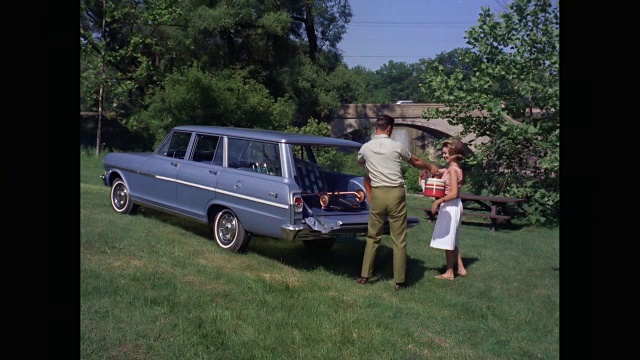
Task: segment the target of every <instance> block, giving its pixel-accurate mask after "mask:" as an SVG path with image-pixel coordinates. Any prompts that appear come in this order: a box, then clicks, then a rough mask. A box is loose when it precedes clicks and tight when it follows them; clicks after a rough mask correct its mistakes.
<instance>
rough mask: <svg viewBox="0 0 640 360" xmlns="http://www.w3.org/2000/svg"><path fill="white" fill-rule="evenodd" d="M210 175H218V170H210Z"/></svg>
mask: <svg viewBox="0 0 640 360" xmlns="http://www.w3.org/2000/svg"><path fill="white" fill-rule="evenodd" d="M209 173H210V174H213V175H218V170H209Z"/></svg>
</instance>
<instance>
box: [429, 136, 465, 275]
mask: <svg viewBox="0 0 640 360" xmlns="http://www.w3.org/2000/svg"><path fill="white" fill-rule="evenodd" d="M464 153H465V146H464V143H463V142H462V141H460V140H455V139H454V140H446V141H445V142H444V143H443V144H442V155H443V157H444V159H445V161H446V162H447V163H448V164H449V167H448V168H445V169H438V171H437V172H436V174H435V175H439V174H441V175H442V178H443V179H445V183H444V184H445V185H444V186H445V188H444V196H443V197H441V198H439V199H436V200H435V201H434V202H433V204H432V205H431V212H432V213H433V214H436V213H439V214H438V219H437V220H436V224H435V227H434V229H433V236H432V238H431V247H432V248H436V249H444V251H445V257H446V260H447V270H446V271H445V272H444V273H443V274H440V275H437V276H436V278H437V279H445V280H453V279H454V278H455V274H454V271H453V267H454V265H455V263H456V261H457V263H458V273H457V275H458V276H466V275H467V270H466V269H465V268H464V264H463V262H462V257H461V256H460V249H459V244H460V225H461V223H462V201H461V200H460V198H459V197H458V193H459V192H460V186H461V185H462V178H463V174H462V169H461V168H460V166H459V164H458V162H459V161H461V160H463V159H464Z"/></svg>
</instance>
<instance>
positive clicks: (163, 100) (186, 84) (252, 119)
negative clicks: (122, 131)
mask: <svg viewBox="0 0 640 360" xmlns="http://www.w3.org/2000/svg"><path fill="white" fill-rule="evenodd" d="M293 107H294V104H293V103H292V102H291V101H290V99H289V97H288V96H284V97H282V98H279V99H275V100H274V99H273V98H272V97H271V96H270V95H269V92H268V90H267V89H266V88H265V87H264V86H263V85H262V84H260V83H258V82H257V81H255V80H253V79H251V78H250V77H249V76H248V75H247V73H246V72H244V71H242V70H233V69H229V70H224V71H220V72H217V73H215V74H210V73H206V72H203V71H202V70H200V69H198V68H197V67H191V68H186V69H181V70H180V71H176V72H175V73H174V74H171V75H169V76H167V78H166V79H165V83H164V87H163V89H161V90H158V91H157V92H156V94H155V95H154V97H153V98H152V99H151V100H150V106H149V109H147V110H145V111H141V112H139V113H138V114H136V115H135V116H132V117H131V119H130V124H129V126H130V127H131V128H132V129H133V130H135V131H137V132H144V133H149V134H153V137H154V138H153V140H154V141H155V143H156V145H157V143H158V142H159V141H160V140H162V138H163V137H164V136H165V135H166V133H167V132H168V130H169V129H171V128H172V127H174V126H178V125H218V126H235V127H245V128H254V127H255V128H262V129H273V130H281V129H283V128H284V127H285V126H287V125H288V124H289V123H290V120H291V117H292V113H293Z"/></svg>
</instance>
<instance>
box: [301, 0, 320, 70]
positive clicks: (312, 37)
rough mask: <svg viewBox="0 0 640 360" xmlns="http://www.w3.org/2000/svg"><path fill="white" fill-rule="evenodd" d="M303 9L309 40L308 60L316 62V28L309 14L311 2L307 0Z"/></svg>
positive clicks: (311, 15) (310, 13)
mask: <svg viewBox="0 0 640 360" xmlns="http://www.w3.org/2000/svg"><path fill="white" fill-rule="evenodd" d="M304 8H305V13H306V14H305V17H306V19H305V30H306V31H307V38H308V39H309V58H310V59H311V61H312V62H316V53H317V52H318V37H317V36H316V27H315V25H314V24H313V13H312V12H311V1H309V0H307V1H305V4H304Z"/></svg>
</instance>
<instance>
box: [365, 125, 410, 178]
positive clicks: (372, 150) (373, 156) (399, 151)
mask: <svg viewBox="0 0 640 360" xmlns="http://www.w3.org/2000/svg"><path fill="white" fill-rule="evenodd" d="M410 158H411V152H409V149H407V147H406V146H404V145H402V143H400V142H399V141H396V140H393V139H391V138H389V137H388V136H387V135H385V134H379V135H374V136H373V137H372V138H371V140H369V141H368V142H366V143H365V144H363V145H362V147H360V151H359V152H358V160H364V161H366V164H365V166H366V169H367V173H368V174H369V177H370V178H371V186H372V187H380V186H400V185H404V178H403V177H402V170H401V166H402V161H409V159H410Z"/></svg>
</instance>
